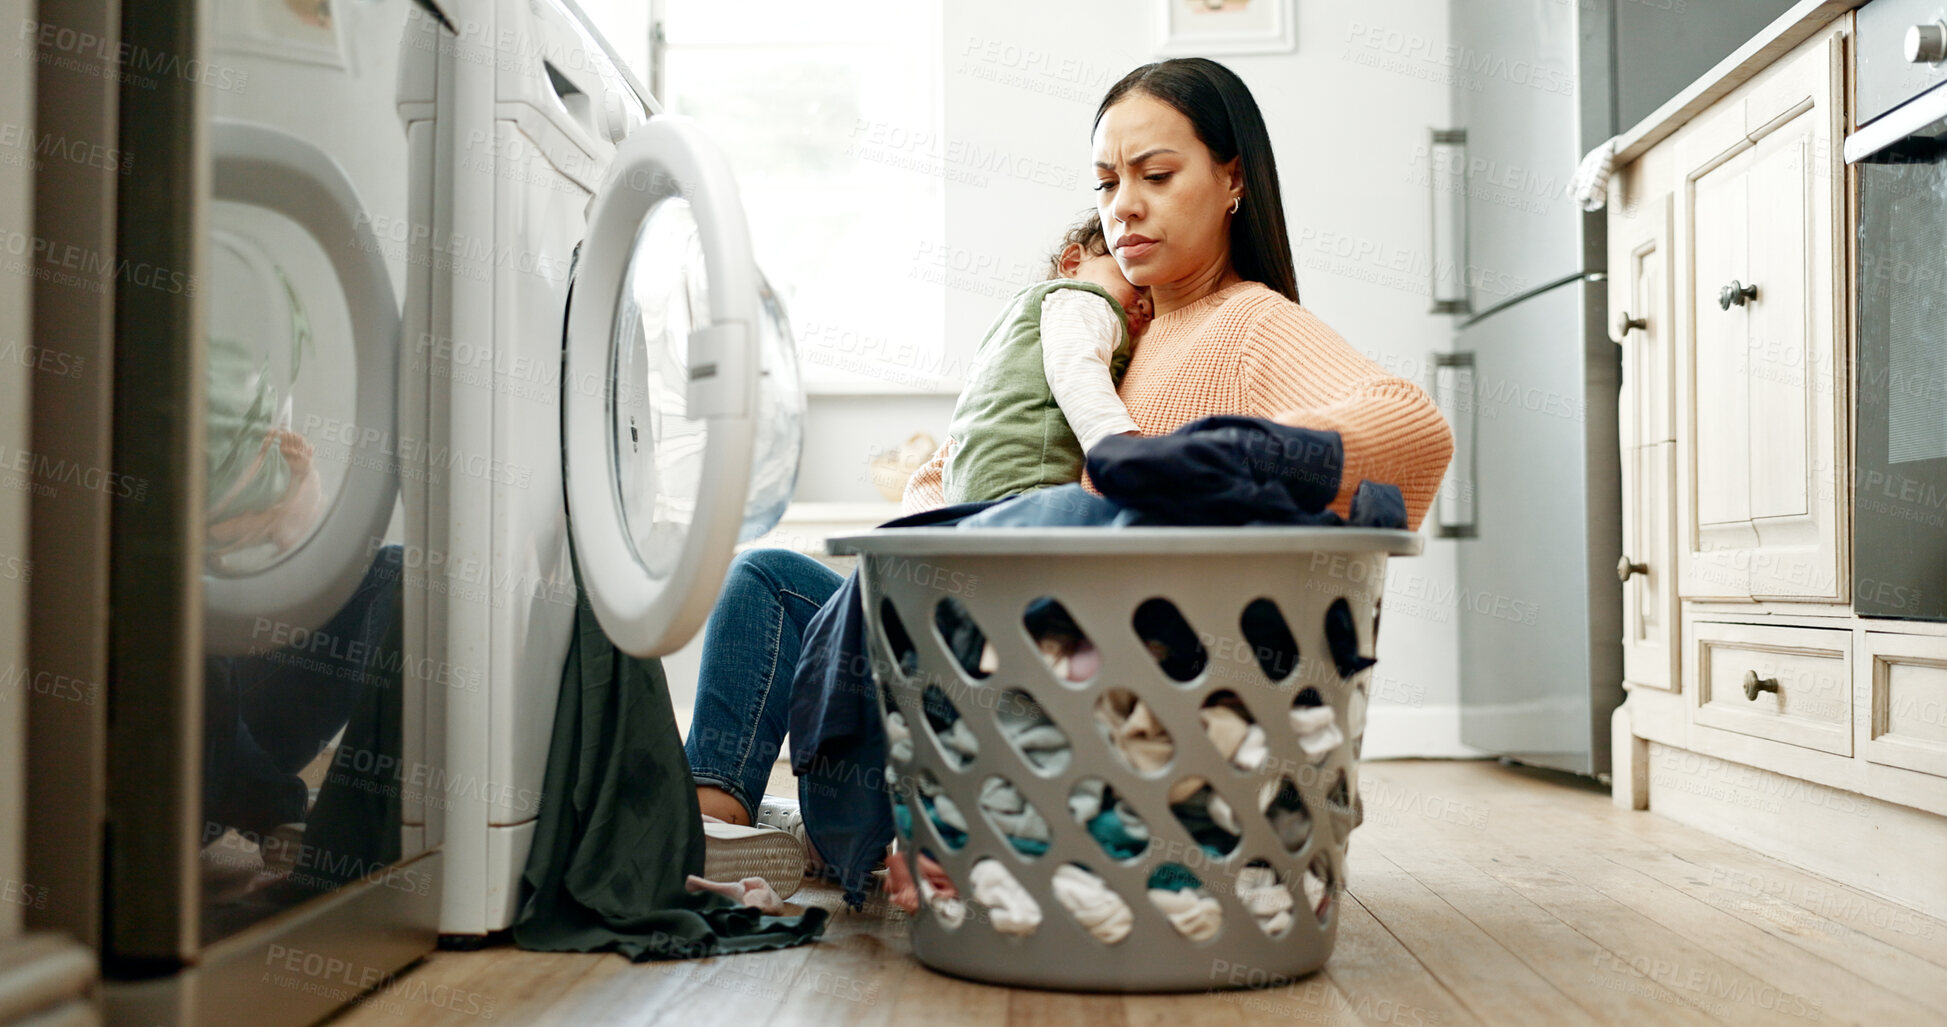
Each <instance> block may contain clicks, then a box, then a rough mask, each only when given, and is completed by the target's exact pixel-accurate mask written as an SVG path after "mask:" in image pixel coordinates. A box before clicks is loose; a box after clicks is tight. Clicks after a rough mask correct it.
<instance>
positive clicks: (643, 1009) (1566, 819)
mask: <svg viewBox="0 0 1947 1027" xmlns="http://www.w3.org/2000/svg"><path fill="white" fill-rule="evenodd" d="M1360 775H1361V782H1360V790H1361V794H1362V798H1363V802H1364V806H1365V810H1366V822H1365V824H1364V825H1363V826H1362V827H1361V828H1360V829H1359V830H1358V831H1356V832H1354V834H1353V836H1352V845H1351V849H1350V853H1349V857H1348V868H1347V877H1348V878H1349V881H1350V884H1349V891H1348V893H1347V894H1346V895H1344V896H1342V898H1341V900H1340V902H1339V904H1338V914H1337V915H1338V916H1339V917H1340V923H1339V932H1338V943H1337V947H1336V949H1335V951H1334V953H1333V956H1332V959H1331V961H1330V962H1329V963H1328V964H1327V965H1326V968H1325V970H1324V971H1323V972H1322V973H1319V974H1314V975H1312V976H1310V977H1308V978H1306V979H1304V980H1301V981H1297V982H1293V983H1290V984H1287V985H1285V986H1283V987H1278V988H1271V989H1264V990H1259V991H1239V992H1221V993H1206V994H1196V995H1128V996H1115V995H1083V994H1063V993H1056V992H1043V991H1033V990H1028V989H1013V988H1005V987H998V986H992V985H985V984H979V983H976V982H971V981H964V980H960V979H957V978H953V977H948V976H945V975H943V974H938V973H934V972H933V971H931V970H928V969H926V968H925V967H922V966H920V965H918V964H917V963H916V962H915V961H914V960H913V959H912V956H911V948H910V945H909V944H908V928H909V926H910V925H909V923H908V922H907V921H906V920H905V918H904V917H903V916H902V915H899V914H897V913H896V912H895V913H893V914H891V915H888V914H887V912H886V910H885V909H884V907H883V903H874V904H872V905H869V906H868V908H867V910H866V911H864V912H862V913H853V912H849V911H845V910H844V908H843V905H842V902H841V900H840V898H839V896H838V894H837V892H836V891H835V890H833V889H830V888H827V887H820V886H816V885H814V886H811V887H808V888H806V889H805V890H804V891H802V892H800V893H799V895H797V896H794V897H793V898H794V901H799V902H802V903H805V904H807V905H819V906H824V907H825V908H827V909H830V910H832V911H833V916H832V919H831V921H830V923H829V925H828V927H827V933H826V935H825V937H824V938H823V939H821V940H820V941H819V942H817V943H816V944H813V945H809V946H803V947H800V948H795V949H785V950H780V951H775V952H763V953H751V954H746V955H739V956H725V957H718V958H715V959H706V960H693V961H688V962H676V963H643V964H632V963H629V962H628V961H627V960H624V959H623V958H621V957H619V956H615V955H604V954H572V953H538V952H523V951H520V950H517V949H513V948H510V947H499V948H492V949H487V950H483V951H479V952H436V953H433V954H432V955H430V956H428V957H427V958H426V959H425V960H423V961H422V962H421V963H420V964H419V965H418V966H417V967H415V968H414V969H413V970H411V971H410V972H409V973H407V974H405V975H403V976H402V977H401V978H400V979H399V981H398V982H397V983H396V984H395V985H394V986H393V987H392V988H390V989H388V991H387V992H385V993H384V994H382V995H380V996H377V997H375V998H374V999H372V1000H371V1001H368V1002H367V1003H365V1004H363V1005H361V1006H359V1007H357V1008H354V1009H351V1010H348V1011H346V1012H345V1013H343V1014H341V1015H340V1016H339V1017H337V1018H336V1019H335V1020H334V1021H333V1022H334V1025H348V1027H377V1025H405V1024H410V1025H413V1027H419V1025H422V1024H431V1025H447V1024H474V1025H478V1024H481V1023H495V1024H502V1023H504V1024H521V1025H525V1024H551V1025H561V1027H607V1025H611V1024H627V1025H650V1024H658V1025H661V1024H667V1025H678V1024H680V1025H684V1027H689V1025H692V1024H695V1025H724V1027H765V1025H797V1024H828V1025H834V1027H835V1025H840V1024H843V1025H847V1027H850V1025H854V1024H859V1025H903V1024H928V1025H931V1024H961V1023H966V1024H1007V1025H1040V1024H1062V1025H1068V1024H1082V1025H1086V1027H1123V1025H1128V1027H1202V1025H1223V1027H1252V1025H1259V1024H1281V1023H1293V1022H1297V1023H1307V1024H1332V1025H1341V1024H1342V1025H1348V1027H1350V1025H1356V1024H1365V1025H1372V1027H1382V1025H1384V1027H1411V1025H1416V1024H1423V1025H1438V1027H1455V1025H1458V1027H1467V1025H1476V1024H1478V1025H1498V1024H1516V1025H1526V1024H1546V1025H1551V1027H1552V1025H1555V1024H1605V1025H1607V1024H1615V1025H1629V1027H1636V1025H1646V1024H1647V1025H1658V1027H1660V1025H1663V1024H1673V1025H1682V1027H1709V1025H1712V1024H1719V1023H1722V1024H1747V1023H1749V1024H1773V1023H1813V1022H1817V1023H1821V1024H1824V1023H1834V1024H1871V1025H1873V1027H1880V1025H1884V1024H1892V1025H1904V1024H1942V1023H1947V923H1943V922H1941V921H1939V920H1936V919H1932V918H1928V917H1924V916H1920V915H1918V914H1916V913H1915V912H1913V911H1912V910H1910V909H1907V908H1906V907H1903V906H1900V905H1898V904H1896V903H1892V902H1888V901H1886V900H1884V899H1880V898H1877V897H1874V896H1871V895H1868V894H1866V893H1864V892H1861V891H1859V890H1857V889H1851V888H1846V887H1844V886H1841V885H1838V884H1836V883H1834V882H1832V881H1829V880H1827V879H1824V878H1821V877H1819V876H1818V875H1816V874H1811V873H1807V872H1805V871H1802V870H1798V869H1796V868H1793V867H1789V866H1786V865H1784V864H1781V863H1778V862H1776V861H1773V860H1770V859H1767V858H1765V857H1764V856H1762V855H1760V854H1758V853H1755V852H1752V851H1750V850H1747V849H1743V848H1740V847H1738V846H1736V845H1733V844H1731V843H1728V842H1724V841H1722V840H1720V839H1717V838H1714V837H1711V836H1709V835H1705V834H1702V833H1700V832H1698V831H1696V830H1694V829H1692V828H1688V827H1685V826H1683V825H1680V824H1675V823H1672V822H1670V821H1668V820H1664V819H1662V818H1659V817H1657V816H1655V815H1653V814H1649V813H1641V812H1630V811H1624V810H1618V809H1616V808H1615V807H1613V806H1612V805H1610V803H1609V800H1608V796H1607V795H1606V794H1605V793H1603V792H1602V791H1600V790H1598V789H1596V788H1593V787H1591V786H1589V785H1588V784H1587V783H1586V782H1580V783H1578V781H1577V780H1576V779H1571V778H1567V777H1565V776H1562V775H1554V774H1551V773H1548V772H1540V771H1533V770H1528V769H1524V768H1520V767H1513V766H1508V765H1503V764H1499V763H1495V762H1488V761H1477V762H1443V761H1400V762H1385V763H1370V764H1366V765H1365V766H1364V767H1362V768H1361V772H1360ZM788 785H789V778H788V777H784V778H782V779H774V781H773V788H774V790H778V791H785V790H787V789H788ZM1863 843H1864V840H1863V839H1862V844H1863Z"/></svg>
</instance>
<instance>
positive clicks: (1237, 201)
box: [1230, 196, 1244, 214]
mask: <svg viewBox="0 0 1947 1027" xmlns="http://www.w3.org/2000/svg"><path fill="white" fill-rule="evenodd" d="M1243 205H1244V198H1243V197H1242V196H1233V197H1231V198H1230V212H1231V213H1232V214H1235V213H1237V208H1239V207H1241V206H1243Z"/></svg>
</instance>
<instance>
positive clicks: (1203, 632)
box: [827, 527, 1420, 991]
mask: <svg viewBox="0 0 1947 1027" xmlns="http://www.w3.org/2000/svg"><path fill="white" fill-rule="evenodd" d="M827 545H828V548H829V549H830V551H831V552H832V553H833V554H837V555H846V554H856V555H858V556H859V558H860V574H861V581H862V584H863V601H864V609H865V614H866V622H867V632H868V634H869V639H868V643H867V651H868V653H869V654H870V657H871V663H872V670H873V677H874V680H875V682H876V689H877V692H878V698H879V700H880V701H881V704H882V709H883V710H884V711H885V713H886V717H887V725H888V737H889V741H890V743H891V744H889V747H888V748H889V757H888V759H889V766H888V767H887V768H886V779H887V782H888V785H889V787H888V789H887V792H888V794H889V796H890V798H891V801H892V803H893V807H894V810H893V811H894V815H895V821H896V823H897V824H898V825H899V832H900V836H901V847H902V850H904V851H905V852H906V853H907V858H909V859H911V858H912V857H913V856H915V855H917V854H918V853H921V852H924V853H926V854H928V855H930V856H932V857H933V858H934V859H935V860H936V861H937V862H938V863H939V864H940V866H941V867H943V868H944V870H945V871H946V874H947V876H948V877H950V878H951V879H952V881H953V884H954V891H953V892H952V893H949V892H947V891H946V890H944V889H941V890H935V889H932V888H930V887H922V893H923V894H924V896H925V898H924V900H923V901H922V902H921V908H920V912H919V914H918V916H917V917H916V919H915V922H914V926H913V934H912V944H913V952H914V954H915V955H916V956H917V957H918V958H919V960H920V961H921V962H922V963H924V964H926V965H927V966H930V967H932V968H934V969H936V970H940V971H944V972H946V973H951V974H955V975H958V976H962V977H968V978H973V979H977V980H983V981H991V982H994V983H999V984H1008V985H1017V986H1029V987H1039V988H1052V989H1060V990H1071V991H1192V990H1207V989H1211V988H1224V987H1237V986H1263V985H1266V984H1277V983H1281V982H1284V981H1288V980H1290V979H1292V978H1294V977H1297V976H1299V975H1302V974H1306V973H1309V972H1311V971H1313V970H1316V969H1318V968H1319V967H1320V966H1322V965H1324V963H1325V960H1326V958H1327V957H1328V956H1329V955H1330V954H1331V951H1332V943H1333V939H1334V938H1335V937H1336V935H1337V930H1338V919H1339V918H1338V916H1337V910H1338V906H1339V901H1340V891H1341V888H1342V886H1343V882H1344V881H1345V850H1346V837H1347V835H1348V833H1349V832H1350V831H1351V829H1352V828H1353V827H1354V826H1355V825H1356V824H1357V823H1358V822H1359V819H1360V807H1359V800H1358V776H1357V775H1358V754H1359V743H1360V734H1361V732H1362V730H1363V729H1364V720H1365V707H1366V700H1367V688H1366V678H1367V677H1368V671H1367V670H1366V667H1368V666H1369V665H1370V663H1371V656H1372V653H1373V640H1374V635H1375V632H1376V630H1377V627H1378V614H1379V605H1380V604H1379V601H1380V597H1381V596H1382V594H1383V589H1384V582H1385V570H1386V558H1387V556H1388V555H1412V554H1416V553H1418V552H1419V551H1420V538H1419V536H1418V535H1416V534H1413V533H1410V532H1405V531H1387V530H1377V529H1365V528H1268V527H1251V528H1121V529H1104V528H1039V529H1011V528H988V529H980V530H973V529H968V530H960V529H956V528H903V529H882V530H878V531H873V532H869V533H865V534H860V535H851V536H843V537H838V538H833V539H831V540H829V541H828V543H827ZM1083 639H1085V640H1086V642H1085V643H1084V642H1083ZM1091 650H1092V651H1091ZM1077 678H1079V679H1080V680H1074V679H1077ZM1145 710H1146V711H1147V712H1146V713H1145V712H1144V711H1145ZM1240 720H1241V721H1244V722H1245V723H1246V726H1245V728H1244V729H1243V731H1244V735H1243V737H1244V739H1245V741H1244V742H1243V743H1239V744H1236V745H1235V746H1233V744H1232V743H1233V742H1234V741H1235V740H1236V739H1237V738H1238V733H1237V732H1238V722H1239V721H1240ZM1253 725H1254V726H1255V728H1256V729H1257V730H1256V732H1255V734H1256V737H1257V742H1259V743H1261V746H1260V745H1258V744H1257V743H1252V742H1251V741H1250V738H1251V736H1252V730H1251V727H1252V726H1253ZM1164 736H1166V737H1164ZM1159 743H1160V744H1159ZM1247 750H1249V751H1247ZM1159 763H1160V766H1159V765H1158V764H1159ZM901 807H903V810H902V808H901ZM1220 814H1222V815H1220ZM982 864H987V865H985V866H982ZM976 867H980V869H979V870H976ZM1064 867H1072V868H1073V869H1068V870H1063V869H1062V868H1064ZM915 869H916V871H917V868H915ZM915 879H918V877H917V876H916V878H915ZM982 892H985V893H986V894H981V893H982ZM1186 893H1187V897H1186ZM1280 893H1282V896H1283V897H1280ZM952 894H957V898H953V897H949V895H952ZM983 899H985V900H986V901H983ZM1117 903H1120V904H1121V906H1122V907H1123V908H1122V909H1121V910H1118V909H1116V905H1117ZM1280 912H1282V914H1283V915H1282V916H1280V915H1279V913H1280ZM1212 921H1215V929H1214V930H1212V929H1211V928H1212Z"/></svg>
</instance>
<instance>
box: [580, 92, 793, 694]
mask: <svg viewBox="0 0 1947 1027" xmlns="http://www.w3.org/2000/svg"><path fill="white" fill-rule="evenodd" d="M567 332H568V337H567V342H566V356H565V359H566V362H567V363H566V367H565V369H564V374H563V378H562V387H563V389H564V392H563V404H562V435H563V440H564V441H563V445H564V448H565V450H566V452H565V453H564V454H563V459H564V462H565V465H566V467H565V473H566V478H567V493H568V521H569V527H570V533H571V536H572V538H573V540H574V546H575V557H576V564H577V567H578V568H579V574H580V583H581V586H582V587H583V588H584V589H586V590H587V592H588V597H589V600H590V603H591V604H592V605H593V607H594V610H595V614H596V616H597V617H598V618H599V619H600V621H601V623H602V627H603V629H604V630H605V631H606V632H607V633H608V636H609V638H610V639H611V640H612V641H613V642H614V643H615V644H616V645H617V646H618V647H620V648H621V649H623V650H624V651H626V652H629V653H632V654H634V655H636V656H642V657H650V656H662V655H665V654H668V653H671V652H674V651H675V650H677V649H679V648H681V647H682V646H683V644H684V643H685V642H687V641H688V640H689V638H690V637H691V636H692V635H694V634H695V633H696V630H697V629H698V628H699V627H701V626H702V624H703V621H704V619H705V618H706V617H707V616H708V615H709V612H710V607H711V605H712V604H713V603H714V602H715V600H716V595H717V591H718V589H719V588H720V587H721V585H722V582H723V575H724V571H725V569H726V568H727V567H728V566H729V563H730V558H731V555H732V550H733V547H734V546H735V545H736V543H737V541H738V540H739V538H740V537H749V536H750V535H751V534H752V532H751V531H749V530H746V529H747V528H748V527H756V528H758V529H759V530H762V529H764V528H768V527H769V525H768V524H763V525H761V526H759V525H751V524H748V522H749V521H750V520H751V517H747V515H746V506H747V502H748V505H749V506H750V507H751V508H752V509H753V511H756V510H758V509H759V508H761V509H762V510H764V511H769V512H768V513H753V515H752V516H754V517H756V518H758V519H759V520H762V519H765V518H768V519H769V520H773V521H774V520H775V519H776V511H777V510H781V508H782V503H781V501H779V498H778V496H777V494H776V493H777V489H778V487H779V486H780V485H781V486H782V489H783V495H784V496H785V497H787V498H788V495H789V490H790V487H791V484H792V479H793V478H794V477H795V469H796V464H797V459H798V443H797V441H796V439H797V438H798V435H797V432H798V419H799V416H800V414H799V410H800V409H801V404H802V400H801V399H797V398H796V392H795V390H796V368H795V364H794V363H792V362H791V361H790V359H789V356H788V352H789V351H788V346H789V339H788V330H785V329H783V327H782V317H781V311H779V310H778V308H777V307H776V304H775V303H774V302H773V301H771V300H770V299H769V298H768V290H767V289H766V288H765V286H764V282H763V278H762V276H761V275H760V274H759V273H758V271H757V266H756V264H755V262H754V260H753V258H752V252H751V243H750V233H749V229H748V226H747V225H746V222H745V219H744V211H743V204H742V202H741V201H740V200H739V198H738V194H737V185H736V182H735V180H734V178H733V177H732V175H731V172H730V166H729V164H728V163H727V162H726V161H725V159H724V157H723V155H722V154H721V153H720V152H718V151H717V149H716V148H715V147H714V146H713V145H711V144H710V143H709V141H708V140H707V139H706V138H704V136H703V135H702V133H701V132H700V131H698V130H697V129H696V127H695V126H694V125H691V124H689V123H687V122H685V121H683V120H682V119H679V118H668V117H658V118H655V119H653V120H651V121H650V122H649V123H648V124H647V125H644V126H643V127H642V128H639V129H637V130H636V131H635V132H634V133H633V134H631V135H630V136H629V138H628V139H627V140H626V141H624V142H623V144H622V146H621V148H620V149H619V150H618V151H617V152H616V155H615V159H614V161H613V163H612V164H611V165H610V167H609V171H608V173H607V175H606V176H605V177H604V180H603V185H602V188H601V191H600V192H599V193H598V194H597V195H596V197H595V199H594V201H593V202H592V203H591V204H590V206H589V213H588V234H587V236H586V238H585V239H584V241H583V243H582V250H581V256H580V260H579V263H578V265H577V268H576V273H575V284H574V290H573V294H572V296H571V297H570V299H569V308H568V325H567ZM780 333H783V335H784V337H783V338H782V339H779V338H778V336H779V334H780ZM780 343H781V344H782V345H783V346H784V347H785V354H786V359H785V361H784V364H785V365H788V366H779V367H775V368H774V370H775V371H776V373H775V374H774V375H772V376H770V377H765V375H764V371H765V367H766V365H767V364H772V363H774V362H773V361H772V360H770V359H769V358H767V355H766V353H767V350H772V349H774V348H775V347H776V346H777V345H778V344H780ZM787 372H788V374H787ZM787 376H788V378H789V379H790V381H789V383H788V384H789V390H788V391H789V392H790V396H789V397H787V399H786V402H784V403H783V405H782V406H780V405H778V404H777V403H775V402H773V400H774V399H775V392H774V388H773V387H774V386H775V385H777V384H779V383H782V382H783V380H784V379H785V378H786V377H787ZM595 381H598V382H603V383H605V384H604V386H603V388H602V389H600V390H590V391H592V392H593V393H594V394H593V395H588V394H584V393H583V392H581V391H577V390H576V385H577V383H581V382H595ZM794 401H795V403H796V405H797V407H796V408H794V407H793V402H794ZM779 437H783V438H785V439H787V440H788V444H786V445H784V446H778V445H775V444H774V443H775V441H776V440H777V439H778V438H779ZM754 455H755V457H756V459H755V460H754ZM780 459H785V460H788V464H789V468H788V470H789V473H785V474H782V475H780V474H777V473H770V472H766V473H756V472H759V471H761V470H762V468H759V467H757V466H755V464H756V463H757V462H759V461H762V462H765V463H768V464H770V465H771V466H772V467H774V468H775V467H778V466H782V464H780V463H779V461H780ZM754 474H755V476H756V479H757V480H758V481H759V482H760V487H759V488H758V490H757V491H758V492H762V493H765V494H766V495H765V496H764V497H760V496H759V495H756V494H753V488H752V485H753V476H754ZM765 483H768V484H765Z"/></svg>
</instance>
